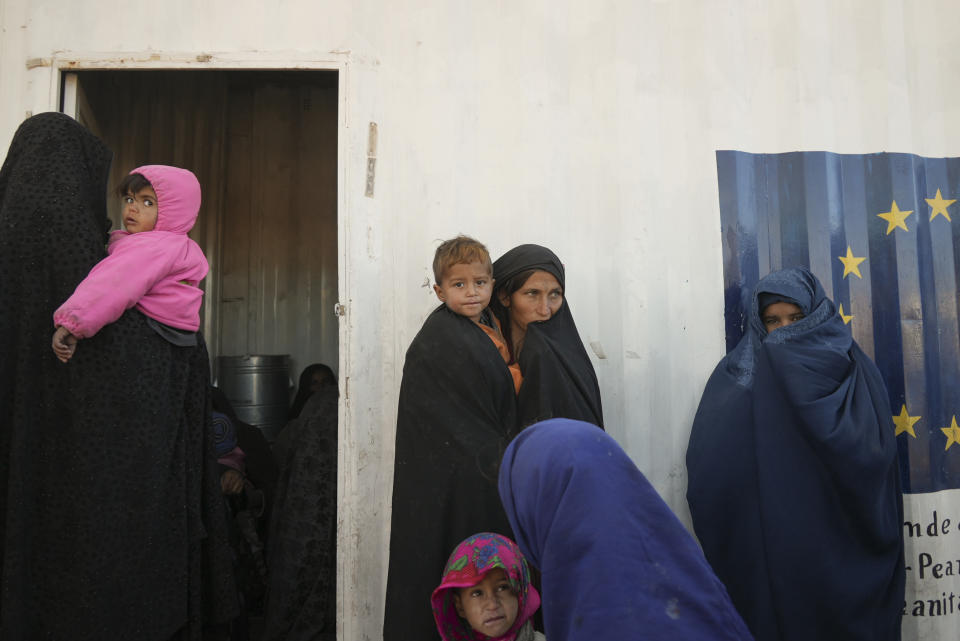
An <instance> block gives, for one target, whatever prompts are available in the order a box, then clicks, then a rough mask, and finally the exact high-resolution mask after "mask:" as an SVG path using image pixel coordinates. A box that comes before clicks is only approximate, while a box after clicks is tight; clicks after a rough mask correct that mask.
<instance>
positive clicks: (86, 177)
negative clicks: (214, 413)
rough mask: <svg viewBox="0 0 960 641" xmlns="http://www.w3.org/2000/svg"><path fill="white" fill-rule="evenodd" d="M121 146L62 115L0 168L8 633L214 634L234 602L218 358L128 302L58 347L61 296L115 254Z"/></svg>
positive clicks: (0, 398) (3, 608) (4, 626)
mask: <svg viewBox="0 0 960 641" xmlns="http://www.w3.org/2000/svg"><path fill="white" fill-rule="evenodd" d="M110 157H111V154H110V152H109V150H108V149H107V148H106V147H105V146H104V145H103V144H102V143H101V142H100V141H99V140H97V138H96V137H94V136H93V135H92V134H90V133H89V132H88V131H87V130H85V129H84V128H83V127H81V126H80V125H79V124H77V123H76V122H75V121H73V120H72V119H70V118H68V117H66V116H63V115H62V114H54V113H48V114H41V115H38V116H35V117H33V118H30V119H29V120H27V121H26V122H24V123H23V125H21V127H20V129H18V131H17V133H16V135H15V136H14V139H13V142H12V144H11V147H10V151H9V153H8V154H7V158H6V160H5V162H4V165H3V168H2V170H0V545H2V546H3V547H2V550H0V564H2V565H0V638H2V639H4V640H5V641H26V640H34V639H69V640H70V641H82V640H86V639H90V640H93V639H96V640H104V639H110V640H116V641H122V640H125V639H136V640H138V641H151V640H157V641H162V640H166V639H172V638H175V639H200V638H201V630H202V626H203V625H204V624H205V623H212V622H216V621H225V620H227V619H229V618H231V617H232V616H234V615H235V613H236V596H235V587H234V583H233V577H232V574H231V569H230V559H229V556H228V554H229V553H228V549H227V548H226V543H225V538H224V536H225V523H224V520H223V518H224V517H223V512H222V503H221V501H220V498H219V479H218V477H217V470H216V466H215V464H214V463H215V460H214V459H213V458H212V456H213V449H212V448H213V441H212V433H211V431H210V425H209V422H210V409H209V396H208V385H209V383H208V378H209V364H208V358H207V352H206V347H205V345H204V343H203V341H202V337H199V336H198V345H197V346H196V347H177V346H174V345H171V344H170V343H169V342H167V341H165V340H164V339H163V338H162V337H161V336H160V335H159V334H157V333H156V332H155V331H154V330H152V329H151V328H150V327H149V326H148V325H147V321H146V317H145V316H143V314H141V313H140V312H138V311H135V310H128V311H127V312H126V313H125V314H124V315H123V316H122V317H121V318H120V319H119V320H118V321H117V322H116V323H113V324H111V325H108V326H106V327H104V328H103V329H102V330H101V331H100V332H99V333H98V334H97V335H95V336H94V337H92V338H89V339H85V340H82V341H80V343H79V344H78V347H77V352H76V354H75V355H74V357H73V358H72V359H71V360H70V362H69V363H66V364H64V363H60V362H59V361H58V360H57V359H56V357H55V356H54V354H53V352H52V350H51V336H52V334H53V329H54V327H53V321H52V316H53V311H54V310H55V309H56V308H57V306H58V305H60V304H61V303H62V302H63V301H64V300H65V299H66V298H67V297H68V296H69V295H70V294H71V293H72V292H73V289H74V288H75V287H76V285H77V283H79V282H80V280H82V279H83V277H84V276H85V275H86V274H87V273H88V272H89V270H90V269H91V268H92V267H93V265H94V264H95V263H96V262H97V261H98V260H100V259H102V258H103V257H104V256H105V251H104V243H105V241H106V230H107V221H106V216H105V211H106V209H105V204H106V201H105V197H106V180H107V172H108V170H109V167H110Z"/></svg>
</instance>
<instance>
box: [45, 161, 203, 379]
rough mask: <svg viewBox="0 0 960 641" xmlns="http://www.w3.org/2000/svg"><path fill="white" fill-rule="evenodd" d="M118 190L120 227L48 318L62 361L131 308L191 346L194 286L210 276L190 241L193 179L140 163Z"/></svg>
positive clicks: (195, 325)
mask: <svg viewBox="0 0 960 641" xmlns="http://www.w3.org/2000/svg"><path fill="white" fill-rule="evenodd" d="M117 192H118V193H119V195H120V197H121V198H122V199H123V203H122V204H123V207H122V213H121V216H122V221H121V222H122V225H123V229H120V230H117V231H114V232H112V233H111V234H110V242H109V244H108V246H107V254H108V256H107V257H106V258H104V259H103V260H101V261H100V262H99V263H97V264H96V265H95V266H94V267H93V269H92V270H90V273H89V274H88V275H87V277H86V278H85V279H84V280H83V281H82V282H81V283H80V284H79V285H78V286H77V289H76V290H75V291H74V293H73V295H72V296H70V298H68V299H67V301H66V302H64V303H63V305H61V306H60V308H59V309H57V311H56V312H55V313H54V315H53V322H54V326H55V328H56V331H55V332H54V335H53V351H54V353H55V354H56V355H57V358H59V359H60V360H61V361H63V362H67V361H68V360H70V358H71V357H72V356H73V353H74V351H75V350H76V345H77V340H78V339H81V338H89V337H91V336H93V335H94V334H96V333H97V332H98V331H100V329H101V328H102V327H103V326H104V325H107V324H109V323H112V322H114V321H115V320H117V319H118V318H120V316H121V314H123V312H124V311H126V310H128V309H130V308H131V307H136V308H137V309H138V310H140V311H141V312H143V313H144V314H145V315H146V316H147V317H148V318H149V319H152V321H155V322H154V323H152V324H151V327H153V328H154V329H155V330H156V331H157V332H158V333H159V334H160V335H161V336H163V337H164V338H166V339H167V340H170V341H171V342H173V343H174V344H177V345H183V344H196V339H195V338H193V337H192V334H193V333H194V332H196V331H197V330H198V329H199V328H200V304H201V303H202V302H203V291H202V290H201V289H200V287H199V285H200V281H201V280H203V278H204V277H205V276H206V275H207V270H208V265H207V259H206V258H205V257H204V255H203V250H201V249H200V246H199V245H197V243H195V242H194V241H193V240H191V239H190V237H189V236H187V232H189V231H190V230H191V229H192V228H193V224H194V223H195V222H196V220H197V214H199V212H200V183H199V182H198V181H197V177H196V176H194V175H193V173H192V172H190V171H188V170H186V169H180V168H179V167H170V166H167V165H145V166H143V167H138V168H136V169H134V170H133V171H131V172H130V174H129V175H128V176H127V177H126V178H125V179H124V180H123V182H121V183H120V186H119V187H118V188H117ZM170 328H172V329H170ZM191 338H192V339H193V340H190V339H191Z"/></svg>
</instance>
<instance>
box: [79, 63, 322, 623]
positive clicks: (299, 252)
mask: <svg viewBox="0 0 960 641" xmlns="http://www.w3.org/2000/svg"><path fill="white" fill-rule="evenodd" d="M63 80H64V82H63V88H64V91H63V94H62V105H61V107H62V109H63V111H65V112H67V113H70V114H71V115H74V116H75V117H76V118H77V119H78V120H79V121H80V122H82V123H83V124H84V125H86V126H87V127H89V128H90V129H91V130H93V131H94V132H95V133H96V134H97V135H98V136H99V137H100V138H101V139H102V140H103V141H104V142H105V143H106V144H107V145H108V146H109V147H110V149H112V150H113V152H114V159H113V165H112V168H111V175H110V188H113V187H114V186H115V185H117V184H118V183H119V182H120V180H121V179H122V178H123V176H124V175H125V174H126V173H127V172H129V171H130V170H131V169H133V168H135V167H137V166H140V165H143V164H170V165H176V166H179V167H185V168H188V169H190V170H191V171H193V172H194V173H195V174H196V175H197V177H198V179H199V180H200V184H201V186H202V189H203V204H202V206H201V210H200V217H199V219H198V222H197V225H196V226H195V227H194V229H193V231H192V232H191V234H190V236H191V237H192V238H193V239H194V240H195V241H196V242H197V243H198V244H199V245H200V246H201V247H202V248H203V250H204V253H205V254H206V256H207V259H208V261H209V263H210V273H209V275H208V276H207V278H206V280H205V281H204V283H203V287H204V289H205V292H206V296H205V301H204V306H203V308H202V319H201V327H202V329H203V332H204V334H205V336H206V339H207V345H208V349H209V352H210V357H211V363H214V364H215V363H217V362H218V357H232V356H242V355H250V354H257V355H289V373H290V375H291V376H292V377H293V380H296V379H297V375H298V374H299V372H300V371H301V370H303V369H304V367H306V366H307V365H309V364H311V363H324V364H326V365H328V366H329V367H330V368H331V369H332V370H333V371H334V372H335V373H337V374H339V372H338V364H339V358H338V339H339V336H338V318H337V316H336V313H335V304H336V303H337V300H338V292H337V284H338V273H337V272H338V243H337V236H338V212H337V205H338V194H337V178H338V169H337V162H338V144H337V135H338V127H339V118H338V105H339V99H338V84H339V79H338V72H337V71H333V70H330V71H251V70H248V71H230V70H203V71H173V70H159V71H158V70H85V71H70V72H68V73H66V74H65V75H64V79H63ZM108 202H110V210H109V214H110V216H111V218H112V219H113V220H114V224H115V227H116V226H118V225H117V223H118V222H119V213H120V212H119V199H116V198H115V199H110V200H109V201H108ZM218 375H219V372H217V371H214V376H215V377H216V376H218ZM283 389H284V393H285V394H286V391H287V388H286V385H284V386H283ZM318 396H319V395H318ZM231 400H233V399H231ZM259 400H269V399H258V402H259ZM289 400H290V398H289V396H286V395H285V397H284V398H283V402H282V406H283V412H282V416H281V420H280V421H279V425H277V424H276V423H275V424H273V425H260V424H258V425H260V427H261V428H262V429H263V432H264V434H265V435H266V436H267V438H268V439H270V440H273V438H274V437H275V436H276V433H275V429H277V428H278V427H279V426H282V425H283V422H284V421H285V420H286V409H287V405H288V402H289ZM329 405H330V406H331V407H327V406H324V407H325V408H326V413H325V414H324V416H332V421H333V430H332V433H333V435H334V438H333V439H332V441H331V439H329V438H328V436H324V437H323V438H319V437H317V438H313V439H312V440H308V439H307V438H306V437H304V438H303V439H301V440H300V441H297V443H298V446H300V445H302V451H304V452H306V454H304V456H308V455H309V456H314V452H315V451H316V448H319V450H320V451H321V455H322V456H323V457H324V458H323V459H322V461H323V463H322V464H317V465H316V466H315V467H317V468H320V469H321V470H322V471H323V473H324V474H325V476H317V475H314V476H313V477H311V481H312V482H313V483H314V486H315V487H316V488H319V489H318V490H317V491H311V493H310V495H309V500H302V501H300V503H301V505H305V504H309V505H308V506H307V508H301V509H298V510H287V511H288V512H290V513H291V514H293V516H294V517H296V518H299V519H302V520H304V521H309V522H310V523H311V525H312V526H313V527H312V529H311V528H307V529H306V530H305V531H307V534H306V535H305V536H308V537H309V541H310V544H311V545H314V547H315V549H317V550H320V552H318V553H314V554H312V555H310V558H309V559H304V558H300V557H297V558H296V559H295V561H296V564H297V568H298V569H304V571H305V573H307V574H309V573H310V572H313V571H316V574H317V576H322V577H323V585H325V586H327V587H326V588H324V589H325V590H326V592H324V593H323V594H322V595H320V596H318V595H317V593H313V594H312V595H311V598H312V599H314V600H313V601H311V603H316V602H319V601H317V600H318V599H320V600H322V602H323V603H324V604H325V605H324V607H323V608H322V612H320V613H319V614H318V613H313V615H314V620H313V621H312V622H311V623H314V622H316V621H317V620H318V619H317V616H321V615H322V617H323V618H322V619H319V620H320V621H321V622H324V623H323V625H322V627H323V628H324V629H325V631H326V632H325V634H326V636H324V637H322V638H324V639H333V638H334V637H333V630H334V629H335V613H334V609H333V606H334V605H335V586H336V584H337V582H336V578H335V573H336V569H335V568H336V545H335V542H336V525H337V518H336V517H337V514H336V511H337V510H336V507H337V506H336V498H337V488H336V484H337V483H336V478H337V477H336V474H337V458H338V453H339V452H338V448H337V441H336V438H335V435H336V416H337V408H336V405H337V398H336V392H335V391H334V394H333V397H332V401H331V402H330V403H329ZM237 409H238V410H239V408H237ZM238 414H239V411H238ZM240 418H241V419H244V420H246V417H244V416H242V415H241V416H240ZM248 422H252V423H256V422H255V421H248ZM325 425H326V424H325ZM312 426H313V425H312V424H311V427H312ZM326 427H329V426H328V425H326ZM288 433H289V430H288ZM318 433H319V430H318ZM328 434H329V430H328ZM314 436H316V435H314ZM238 442H239V441H238ZM305 443H306V445H304V444H305ZM331 443H332V446H331ZM275 445H276V444H275ZM310 448H315V449H310ZM247 454H248V459H247V460H248V462H249V460H250V458H249V454H250V453H249V452H248V453H247ZM313 460H319V459H317V458H316V457H315V458H314V459H313ZM280 463H281V464H282V463H283V461H280ZM289 467H290V468H291V469H294V468H296V469H298V470H299V469H301V468H302V469H304V470H306V471H305V472H304V473H305V474H314V472H313V468H311V467H310V466H299V467H298V466H294V465H291V466H289ZM291 474H292V473H291ZM314 486H311V488H313V487H314ZM285 487H295V488H300V487H303V486H302V485H298V484H297V483H295V482H294V481H290V482H289V483H288V484H287V486H285ZM298 491H299V490H298ZM276 496H277V497H278V500H277V501H275V503H274V505H275V508H274V509H280V508H282V507H283V506H284V505H285V503H284V500H283V499H284V498H286V500H287V501H289V502H290V503H295V502H296V501H297V500H299V499H301V498H302V497H301V496H300V495H298V494H296V493H295V492H294V491H292V490H291V491H289V492H288V493H286V494H284V493H283V492H282V491H281V490H280V489H278V491H277V493H276ZM291 497H292V498H291ZM294 512H295V514H294ZM331 512H332V513H331ZM276 520H277V519H275V521H276ZM321 523H322V524H324V526H323V527H321V526H320V524H321ZM299 536H300V535H299V534H295V535H292V536H291V537H290V538H291V540H292V541H293V543H291V544H290V545H291V547H295V546H296V545H299V544H301V543H302V542H303V541H302V540H301V539H300V538H297V537H299ZM277 540H282V537H278V538H277ZM287 558H288V557H287V556H285V555H284V553H283V552H278V553H277V554H276V556H275V557H274V560H272V561H271V571H273V570H274V569H275V568H276V567H277V565H275V564H276V563H277V561H276V559H281V560H283V559H287ZM291 558H292V557H291ZM308 563H310V564H311V565H310V566H309V568H307V564H308ZM281 567H283V568H285V567H287V566H281ZM239 574H240V573H239V572H238V576H239ZM291 574H293V573H292V572H287V573H285V572H284V571H283V569H281V570H280V571H279V572H277V575H278V576H280V577H281V578H282V577H285V576H290V575H291ZM290 583H291V585H293V582H292V581H291V582H290ZM293 587H294V588H297V589H299V584H297V585H295V586H293ZM241 590H242V588H241ZM244 598H245V603H247V604H251V603H254V599H253V598H249V597H247V596H245V597H244ZM277 600H278V601H279V599H277ZM318 610H320V608H318ZM254 612H255V610H254V609H251V610H250V612H249V613H250V614H254ZM263 625H264V620H263V619H262V617H260V618H258V617H257V616H255V615H254V616H252V618H251V620H250V637H251V638H252V639H254V640H256V639H258V638H259V633H260V631H261V628H262V626H263Z"/></svg>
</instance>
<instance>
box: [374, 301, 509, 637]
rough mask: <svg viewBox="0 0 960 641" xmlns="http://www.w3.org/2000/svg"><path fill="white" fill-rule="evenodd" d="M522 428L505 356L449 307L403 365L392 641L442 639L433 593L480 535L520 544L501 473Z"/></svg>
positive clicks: (387, 621)
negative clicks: (450, 562)
mask: <svg viewBox="0 0 960 641" xmlns="http://www.w3.org/2000/svg"><path fill="white" fill-rule="evenodd" d="M516 425H517V404H516V395H515V392H514V386H513V379H512V378H511V376H510V371H509V370H508V369H507V365H506V363H504V362H503V357H502V356H500V352H498V351H497V348H496V347H495V346H494V344H493V341H491V340H490V338H489V337H488V336H487V335H486V334H485V333H484V332H483V330H482V329H480V328H479V327H478V326H477V324H476V323H474V322H473V321H471V320H470V319H469V318H466V317H464V316H460V315H459V314H456V313H454V312H452V311H450V309H449V308H448V307H447V306H446V305H440V306H439V307H437V308H436V309H435V310H434V311H433V313H431V314H430V316H428V317H427V320H426V321H424V323H423V327H422V328H420V331H419V332H418V333H417V335H416V337H415V338H414V339H413V342H412V343H411V344H410V347H409V349H407V355H406V359H405V360H404V364H403V380H402V381H401V383H400V402H399V406H398V408H397V435H396V450H395V456H394V472H393V510H392V513H391V518H390V565H389V568H388V573H387V596H386V607H385V611H384V619H383V621H384V623H383V638H384V641H409V640H413V639H415V640H416V641H430V640H431V639H439V638H440V634H439V632H438V631H437V626H436V623H435V622H434V619H433V610H432V608H431V606H430V595H431V594H432V593H433V589H434V588H436V587H437V585H439V583H440V576H441V575H442V574H443V568H444V566H445V565H446V563H447V558H448V557H449V556H450V553H451V552H453V549H454V548H455V547H456V546H457V545H458V544H459V543H460V542H461V541H463V540H464V539H465V538H467V537H468V536H470V535H471V534H476V533H477V532H495V533H497V534H503V535H505V536H507V537H510V536H512V533H511V532H510V523H509V522H508V521H507V515H506V513H505V512H504V511H503V506H502V505H501V504H500V496H499V494H498V493H497V473H498V471H499V468H500V459H501V458H502V457H503V451H504V450H505V449H506V448H507V443H509V442H510V439H511V438H512V437H513V436H514V435H515V434H516Z"/></svg>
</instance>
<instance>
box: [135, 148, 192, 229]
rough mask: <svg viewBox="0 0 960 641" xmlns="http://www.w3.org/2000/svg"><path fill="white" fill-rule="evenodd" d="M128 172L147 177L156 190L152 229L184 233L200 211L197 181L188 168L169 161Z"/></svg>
mask: <svg viewBox="0 0 960 641" xmlns="http://www.w3.org/2000/svg"><path fill="white" fill-rule="evenodd" d="M130 173H131V174H140V175H141V176H143V177H144V178H146V179H147V180H149V181H150V184H151V185H153V191H155V192H156V193H157V225H156V227H154V230H156V231H172V232H174V233H180V234H186V233H187V232H188V231H190V230H191V229H193V225H194V223H196V222H197V215H198V214H199V213H200V181H198V180H197V177H196V176H194V175H193V172H192V171H188V170H186V169H180V168H179V167H171V166H169V165H144V166H143V167H137V168H136V169H134V170H133V171H131V172H130Z"/></svg>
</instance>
